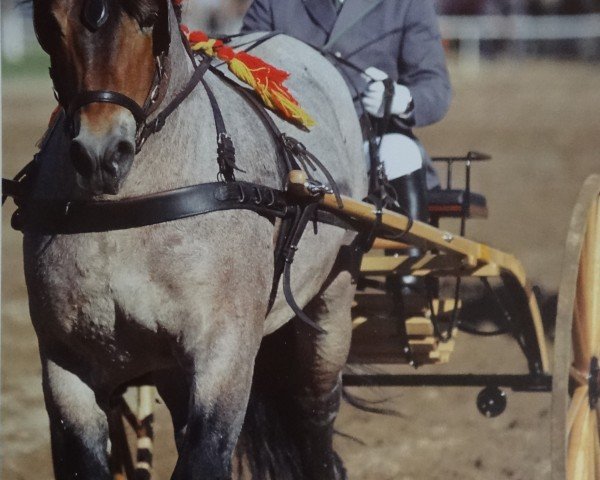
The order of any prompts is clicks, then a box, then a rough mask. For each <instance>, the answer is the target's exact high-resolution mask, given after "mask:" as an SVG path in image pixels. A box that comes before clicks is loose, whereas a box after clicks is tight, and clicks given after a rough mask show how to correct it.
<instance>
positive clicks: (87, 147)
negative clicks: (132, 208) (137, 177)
mask: <svg viewBox="0 0 600 480" xmlns="http://www.w3.org/2000/svg"><path fill="white" fill-rule="evenodd" d="M94 147H96V148H94ZM70 154H71V160H72V162H73V166H74V167H75V170H76V171H77V173H78V174H79V175H80V176H81V180H82V182H80V184H81V185H82V186H84V187H85V188H87V189H89V190H90V191H91V192H92V193H94V194H100V193H105V194H110V195H116V194H117V193H118V192H119V189H120V187H121V185H122V183H123V181H124V180H125V177H126V176H127V174H128V173H129V169H130V168H131V165H132V163H133V157H134V154H135V146H134V144H133V143H132V142H131V141H129V140H127V139H124V138H123V137H116V138H113V139H112V140H111V141H110V142H108V144H107V146H106V147H105V148H99V147H98V146H94V145H93V144H90V142H84V141H82V140H81V139H79V138H75V139H74V140H73V141H72V142H71V151H70Z"/></svg>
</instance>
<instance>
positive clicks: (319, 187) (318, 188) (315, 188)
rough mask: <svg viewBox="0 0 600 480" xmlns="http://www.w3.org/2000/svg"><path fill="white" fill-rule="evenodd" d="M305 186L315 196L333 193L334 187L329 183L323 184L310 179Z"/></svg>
mask: <svg viewBox="0 0 600 480" xmlns="http://www.w3.org/2000/svg"><path fill="white" fill-rule="evenodd" d="M304 188H306V190H307V191H308V193H310V194H311V195H312V196H313V197H316V196H318V195H323V194H326V193H328V194H331V193H333V189H332V188H331V187H329V186H327V185H323V184H322V183H321V182H317V181H316V180H308V181H307V182H305V183H304Z"/></svg>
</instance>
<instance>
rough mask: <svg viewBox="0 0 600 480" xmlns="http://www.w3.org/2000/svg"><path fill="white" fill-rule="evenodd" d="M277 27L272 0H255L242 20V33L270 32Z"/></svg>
mask: <svg viewBox="0 0 600 480" xmlns="http://www.w3.org/2000/svg"><path fill="white" fill-rule="evenodd" d="M274 29H275V25H274V24H273V14H272V11H271V0H254V1H253V2H252V4H251V5H250V7H249V8H248V11H247V12H246V15H244V19H243V22H242V30H241V31H242V33H248V32H270V31H272V30H274Z"/></svg>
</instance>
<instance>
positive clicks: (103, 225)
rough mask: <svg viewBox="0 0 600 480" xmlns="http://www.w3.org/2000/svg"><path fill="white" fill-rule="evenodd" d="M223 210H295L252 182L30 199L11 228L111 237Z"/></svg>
mask: <svg viewBox="0 0 600 480" xmlns="http://www.w3.org/2000/svg"><path fill="white" fill-rule="evenodd" d="M13 183H14V182H10V181H9V182H8V183H5V182H4V181H3V185H2V187H3V191H4V193H5V194H8V195H11V194H12V193H13V192H15V190H14V189H13V188H12V185H13ZM17 185H18V184H17ZM7 187H8V189H7V190H4V189H5V188H7ZM15 193H17V194H19V193H21V192H15ZM222 210H251V211H253V212H256V213H258V214H259V215H263V216H266V217H269V218H276V217H284V216H286V215H287V214H288V212H289V211H290V206H288V202H287V201H286V199H285V193H284V192H282V191H280V190H275V189H272V188H268V187H264V186H262V185H257V184H254V183H248V182H231V183H223V182H214V183H203V184H199V185H192V186H189V187H183V188H178V189H176V190H169V191H166V192H160V193H155V194H152V195H144V196H140V197H135V198H131V199H125V200H117V201H114V200H113V201H95V202H85V201H72V202H70V201H64V200H56V201H53V200H37V199H29V200H26V201H24V202H22V204H21V206H20V208H19V210H17V212H16V213H15V215H14V216H13V220H12V226H13V228H15V229H17V230H21V231H35V232H38V233H43V234H48V235H54V234H74V233H90V232H106V231H111V230H123V229H129V228H137V227H143V226H146V225H155V224H157V223H163V222H168V221H173V220H178V219H181V218H187V217H191V216H196V215H203V214H206V213H210V212H217V211H222Z"/></svg>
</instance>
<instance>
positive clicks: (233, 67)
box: [181, 25, 315, 128]
mask: <svg viewBox="0 0 600 480" xmlns="http://www.w3.org/2000/svg"><path fill="white" fill-rule="evenodd" d="M181 30H182V32H183V33H184V35H185V36H186V37H187V39H188V41H189V42H190V46H191V48H192V50H194V51H202V52H204V53H205V54H206V55H209V56H211V57H216V58H218V59H219V60H222V61H223V62H225V63H227V66H228V67H229V70H230V71H231V73H233V74H234V75H235V76H236V77H237V78H239V79H240V80H241V81H242V82H244V83H246V84H248V85H250V86H251V87H252V88H253V89H254V91H255V92H256V93H257V94H258V96H259V97H260V98H261V100H262V102H263V103H264V104H265V106H266V107H267V108H270V109H271V110H274V111H276V112H278V113H280V114H281V115H282V116H283V117H284V118H286V119H287V120H290V121H292V122H295V123H298V124H300V125H302V126H304V127H306V128H309V127H312V126H313V125H314V124H315V121H314V120H313V119H312V117H311V116H310V115H309V114H308V113H307V112H306V111H305V110H303V109H302V107H300V105H299V104H298V101H297V100H296V99H295V98H294V97H293V96H292V94H291V93H290V92H289V90H288V89H287V88H286V87H285V86H284V85H283V82H284V81H285V80H287V79H288V78H289V76H290V74H289V73H288V72H285V71H283V70H280V69H278V68H276V67H274V66H273V65H270V64H268V63H267V62H265V61H264V60H261V59H260V58H258V57H255V56H254V55H250V54H249V53H247V52H236V51H235V50H234V49H233V48H231V47H228V46H227V45H225V44H224V43H223V42H222V41H221V40H217V39H214V38H209V37H208V35H206V34H205V33H204V32H201V31H193V32H190V31H189V30H188V28H187V27H186V26H184V25H182V27H181Z"/></svg>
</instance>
